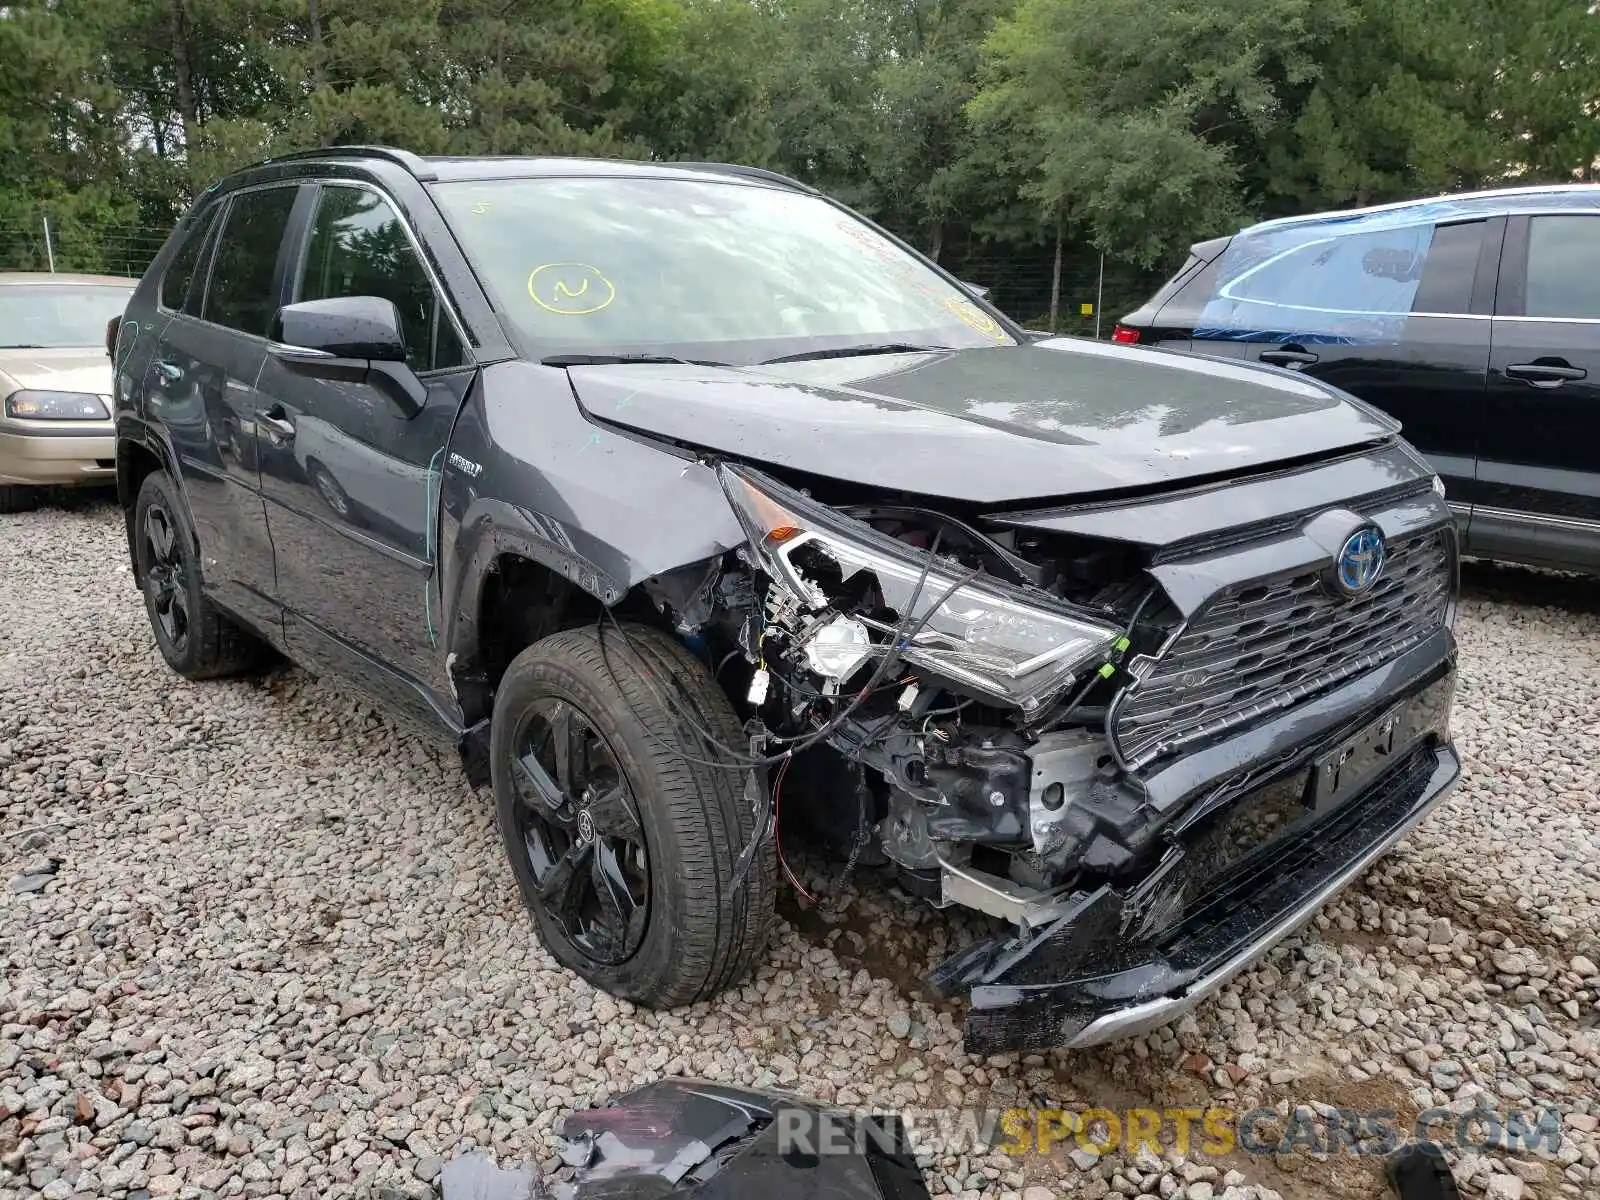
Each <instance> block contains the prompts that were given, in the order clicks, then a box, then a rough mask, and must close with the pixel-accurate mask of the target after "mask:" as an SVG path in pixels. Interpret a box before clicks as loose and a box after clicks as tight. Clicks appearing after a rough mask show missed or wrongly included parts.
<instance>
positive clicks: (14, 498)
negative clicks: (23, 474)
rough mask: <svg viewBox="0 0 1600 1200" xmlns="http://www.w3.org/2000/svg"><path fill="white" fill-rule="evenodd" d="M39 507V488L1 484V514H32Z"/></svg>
mask: <svg viewBox="0 0 1600 1200" xmlns="http://www.w3.org/2000/svg"><path fill="white" fill-rule="evenodd" d="M38 507H39V489H38V488H31V487H27V486H26V485H24V484H20V483H0V513H19V512H32V511H33V510H34V509H36V508H38Z"/></svg>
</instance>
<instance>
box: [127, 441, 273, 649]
mask: <svg viewBox="0 0 1600 1200" xmlns="http://www.w3.org/2000/svg"><path fill="white" fill-rule="evenodd" d="M132 515H133V557H134V567H135V569H136V575H135V578H136V579H137V580H138V582H139V590H140V591H142V592H143V593H144V607H145V612H146V613H148V614H149V617H150V629H151V631H152V632H153V633H154V634H155V638H156V649H158V650H160V651H161V657H162V658H164V659H166V661H167V665H168V666H169V667H171V668H172V669H173V670H174V671H176V672H177V673H178V674H180V675H182V676H184V677H185V678H186V679H216V678H218V677H220V676H223V675H240V674H243V673H245V672H247V671H253V670H255V669H256V668H258V667H260V666H261V665H263V664H264V663H265V662H267V661H269V660H270V658H271V654H270V652H269V650H268V648H267V647H266V646H265V645H264V644H262V643H261V642H260V641H259V640H257V639H256V637H255V636H254V635H252V634H251V633H249V632H248V631H247V630H246V629H245V628H244V627H243V626H241V625H240V624H238V623H237V622H236V621H235V620H234V619H233V617H232V616H231V615H229V614H228V613H226V612H224V611H223V610H221V609H220V608H218V607H217V606H216V605H215V604H213V603H212V601H211V599H210V598H209V597H208V596H207V595H206V593H205V591H204V590H203V589H202V588H201V586H200V566H199V558H198V557H197V555H196V551H195V541H194V535H193V534H192V533H191V532H190V529H191V528H192V526H191V525H190V523H189V514H188V511H187V510H186V509H185V507H184V503H183V492H182V490H181V489H180V488H179V487H178V485H177V483H176V482H175V481H174V480H173V478H172V477H171V476H170V475H168V474H167V473H166V472H165V471H152V472H150V474H148V475H146V476H145V477H144V481H143V482H142V483H141V484H140V485H139V494H138V497H137V499H136V500H135V501H134V506H133V514H132Z"/></svg>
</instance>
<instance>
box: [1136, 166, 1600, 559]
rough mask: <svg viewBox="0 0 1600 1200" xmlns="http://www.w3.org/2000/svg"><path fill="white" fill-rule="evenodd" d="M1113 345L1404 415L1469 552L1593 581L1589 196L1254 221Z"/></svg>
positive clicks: (1595, 297)
mask: <svg viewBox="0 0 1600 1200" xmlns="http://www.w3.org/2000/svg"><path fill="white" fill-rule="evenodd" d="M1114 336H1115V340H1117V341H1119V342H1125V343H1135V344H1138V345H1144V346H1164V347H1168V348H1173V349H1180V350H1193V351H1198V352H1203V353H1206V354H1210V355H1220V356H1224V357H1229V358H1242V359H1245V360H1247V361H1250V362H1260V363H1266V364H1270V365H1272V366H1276V367H1282V368H1286V369H1288V370H1291V371H1299V372H1303V373H1305V374H1307V375H1314V376H1316V377H1317V378H1319V379H1322V380H1325V381H1326V382H1328V383H1332V384H1336V385H1337V386H1339V387H1341V388H1343V389H1345V390H1346V391H1349V392H1351V393H1353V394H1355V395H1356V396H1358V397H1360V398H1361V399H1363V400H1366V401H1368V402H1369V403H1371V404H1373V405H1376V406H1377V407H1378V408H1381V409H1383V410H1385V411H1386V412H1388V413H1390V414H1391V415H1393V416H1395V417H1397V418H1399V420H1400V421H1401V423H1402V425H1403V426H1404V430H1405V436H1406V439H1407V440H1408V441H1410V442H1411V443H1412V444H1413V445H1415V446H1416V447H1417V448H1418V449H1420V450H1421V451H1422V452H1423V453H1424V454H1426V455H1427V457H1428V459H1429V460H1430V462H1431V463H1432V464H1433V467H1434V469H1435V470H1437V471H1438V472H1439V474H1440V476H1441V477H1442V478H1443V479H1444V481H1445V485H1446V489H1447V495H1448V498H1449V502H1450V507H1451V509H1452V510H1453V511H1454V512H1455V514H1456V518H1457V521H1458V522H1459V524H1460V527H1461V532H1462V534H1463V537H1464V546H1463V551H1464V553H1466V554H1468V555H1475V556H1478V557H1481V558H1491V559H1499V560H1502V561H1508V562H1519V563H1527V564H1531V565H1535V566H1545V567H1558V568H1564V569H1568V570H1580V571H1589V572H1600V185H1593V184H1590V185H1567V186H1554V187H1531V188H1513V189H1506V190H1501V191H1492V192H1477V193H1471V194H1463V195H1458V196H1447V197H1440V198H1432V199H1423V200H1415V201H1408V202H1405V203H1402V204H1389V205H1383V206H1381V207H1377V208H1366V209H1359V210H1355V211H1350V212H1332V213H1317V214H1313V215H1310V216H1304V217H1292V218H1287V219H1284V220H1277V221H1267V222H1265V223H1263V224H1259V225H1254V226H1251V227H1250V228H1247V229H1245V230H1243V231H1241V232H1239V233H1237V234H1234V235H1233V236H1232V237H1222V238H1216V239H1213V240H1211V241H1206V242H1200V243H1198V244H1196V245H1195V246H1194V247H1193V248H1192V250H1191V253H1190V256H1189V259H1188V261H1187V262H1186V263H1185V264H1184V265H1183V267H1182V269H1181V270H1179V271H1178V273H1177V274H1176V275H1174V276H1173V277H1172V279H1171V280H1170V281H1168V283H1167V284H1166V286H1165V287H1163V288H1162V289H1161V290H1160V291H1159V292H1157V293H1156V294H1155V296H1153V297H1152V298H1151V299H1150V300H1149V301H1148V302H1147V303H1146V304H1145V305H1144V306H1143V307H1141V308H1139V309H1137V310H1136V311H1135V312H1133V313H1131V314H1129V315H1128V316H1127V317H1125V318H1123V320H1122V322H1121V323H1120V324H1119V325H1118V327H1117V330H1116V333H1115V335H1114Z"/></svg>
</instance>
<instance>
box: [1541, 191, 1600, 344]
mask: <svg viewBox="0 0 1600 1200" xmlns="http://www.w3.org/2000/svg"><path fill="white" fill-rule="evenodd" d="M1525 315H1526V316H1530V317H1552V318H1556V319H1565V320H1574V319H1579V318H1587V319H1591V320H1593V319H1600V217H1589V216H1548V217H1534V218H1533V219H1532V221H1530V222H1529V227H1528V284H1527V301H1526V306H1525Z"/></svg>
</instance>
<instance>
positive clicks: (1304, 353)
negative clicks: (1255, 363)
mask: <svg viewBox="0 0 1600 1200" xmlns="http://www.w3.org/2000/svg"><path fill="white" fill-rule="evenodd" d="M1261 361H1262V362H1264V363H1271V364H1272V365H1273V366H1275V367H1288V368H1289V370H1291V371H1295V370H1298V369H1299V368H1301V367H1309V366H1310V365H1311V364H1312V363H1314V362H1316V361H1317V356H1316V355H1315V354H1312V353H1311V352H1310V351H1308V350H1302V349H1300V347H1299V346H1285V347H1284V348H1283V349H1281V350H1263V351H1262V352H1261Z"/></svg>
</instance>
